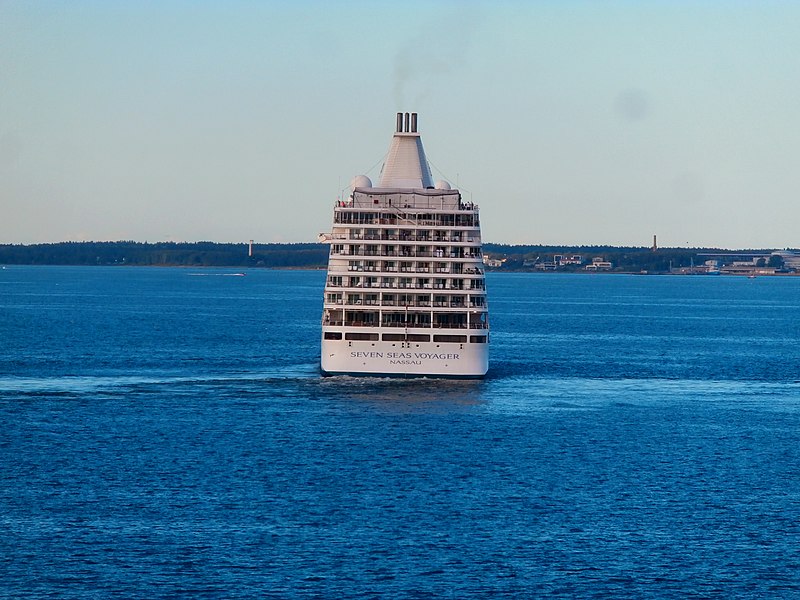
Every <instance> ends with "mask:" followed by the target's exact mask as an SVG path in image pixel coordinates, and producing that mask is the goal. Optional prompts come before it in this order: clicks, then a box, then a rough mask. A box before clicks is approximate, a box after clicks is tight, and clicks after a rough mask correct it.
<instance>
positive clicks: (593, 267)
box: [584, 256, 614, 271]
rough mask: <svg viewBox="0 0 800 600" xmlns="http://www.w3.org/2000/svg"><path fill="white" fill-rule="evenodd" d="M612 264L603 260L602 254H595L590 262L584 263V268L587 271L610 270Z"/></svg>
mask: <svg viewBox="0 0 800 600" xmlns="http://www.w3.org/2000/svg"><path fill="white" fill-rule="evenodd" d="M613 266H614V265H612V264H611V263H610V262H608V261H607V260H605V259H604V258H603V257H602V256H595V257H594V258H593V259H592V264H590V265H586V266H585V267H584V269H586V270H587V271H610V270H611V269H612V267H613Z"/></svg>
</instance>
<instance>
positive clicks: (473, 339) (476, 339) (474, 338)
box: [469, 335, 486, 344]
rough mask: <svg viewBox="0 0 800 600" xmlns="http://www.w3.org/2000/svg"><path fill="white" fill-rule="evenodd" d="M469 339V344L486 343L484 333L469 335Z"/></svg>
mask: <svg viewBox="0 0 800 600" xmlns="http://www.w3.org/2000/svg"><path fill="white" fill-rule="evenodd" d="M469 341H470V343H471V344H485V343H486V336H485V335H471V336H469Z"/></svg>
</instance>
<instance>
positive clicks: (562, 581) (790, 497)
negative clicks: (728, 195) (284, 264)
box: [0, 267, 800, 599]
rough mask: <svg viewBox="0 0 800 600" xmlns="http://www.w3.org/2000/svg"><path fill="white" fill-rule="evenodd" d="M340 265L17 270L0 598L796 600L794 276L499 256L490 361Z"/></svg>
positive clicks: (798, 496) (4, 394)
mask: <svg viewBox="0 0 800 600" xmlns="http://www.w3.org/2000/svg"><path fill="white" fill-rule="evenodd" d="M323 283H324V273H323V272H299V271H298V272H286V271H266V270H253V271H248V272H247V275H246V276H245V277H241V276H236V275H235V271H225V270H191V269H148V268H124V267H120V268H101V267H97V268H78V267H75V268H70V267H52V268H50V267H38V268H35V267H9V268H7V269H4V270H0V596H2V597H8V598H98V599H99V598H145V597H147V598H151V597H152V598H159V597H162V598H181V597H185V598H256V597H268V598H293V597H300V598H306V597H309V598H315V597H316V598H345V597H346V598H427V597H431V596H436V597H445V598H477V597H487V598H488V597H521V598H536V597H564V598H734V597H736V598H797V597H800V343H799V342H800V318H799V317H798V315H800V278H767V277H763V278H759V279H755V280H748V279H745V278H727V277H715V278H712V277H707V278H706V277H653V276H648V277H642V276H616V275H600V276H589V275H587V276H582V275H566V276H561V275H555V274H547V275H533V274H490V275H489V277H488V287H489V294H490V310H491V323H492V333H491V335H492V345H491V367H490V376H489V377H488V378H487V379H486V380H485V381H481V382H457V381H433V380H431V381H428V380H415V381H413V380H412V381H397V380H383V379H364V380H362V379H357V378H330V379H322V378H320V377H319V376H318V371H317V364H318V343H319V342H318V340H319V321H320V313H321V296H322V286H323Z"/></svg>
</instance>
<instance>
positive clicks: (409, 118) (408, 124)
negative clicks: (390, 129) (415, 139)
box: [404, 113, 411, 133]
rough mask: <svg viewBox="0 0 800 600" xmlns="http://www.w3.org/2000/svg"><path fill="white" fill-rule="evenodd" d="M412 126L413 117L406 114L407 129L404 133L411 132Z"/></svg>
mask: <svg viewBox="0 0 800 600" xmlns="http://www.w3.org/2000/svg"><path fill="white" fill-rule="evenodd" d="M410 126H411V115H409V114H408V113H406V126H405V129H404V131H405V132H406V133H408V130H409V127H410Z"/></svg>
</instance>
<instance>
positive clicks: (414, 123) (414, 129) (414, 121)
mask: <svg viewBox="0 0 800 600" xmlns="http://www.w3.org/2000/svg"><path fill="white" fill-rule="evenodd" d="M411 133H417V113H411Z"/></svg>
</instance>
